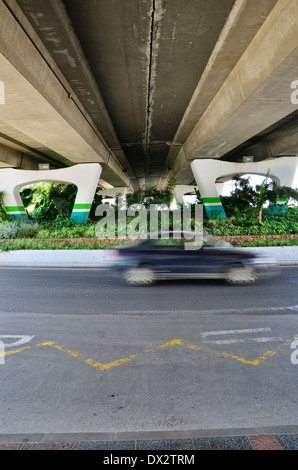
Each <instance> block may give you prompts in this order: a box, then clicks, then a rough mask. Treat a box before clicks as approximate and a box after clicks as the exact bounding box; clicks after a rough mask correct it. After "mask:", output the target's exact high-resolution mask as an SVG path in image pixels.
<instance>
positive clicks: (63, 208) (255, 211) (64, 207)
mask: <svg viewBox="0 0 298 470" xmlns="http://www.w3.org/2000/svg"><path fill="white" fill-rule="evenodd" d="M235 183H236V184H235V189H234V191H233V192H232V193H231V195H230V196H228V197H227V196H226V197H222V198H221V200H222V203H223V206H224V209H225V212H226V214H227V218H226V219H218V220H216V219H214V220H212V219H205V220H204V232H205V233H207V234H213V235H216V236H242V235H244V236H247V235H256V236H262V235H283V234H289V235H293V239H292V240H261V239H257V240H256V241H253V242H250V243H249V244H247V243H242V246H256V245H258V246H268V245H267V244H269V245H270V246H273V245H275V244H278V245H287V244H292V245H293V244H298V207H291V206H288V207H287V208H286V210H285V212H284V213H280V214H279V213H276V214H275V215H274V216H270V215H269V214H267V213H266V211H264V210H263V207H264V203H265V202H266V201H268V202H269V203H271V204H276V201H277V197H282V198H290V199H291V198H292V199H294V200H295V199H296V200H297V199H298V192H297V190H293V189H292V188H287V187H278V186H277V185H276V184H275V183H274V182H273V181H271V180H270V178H269V175H267V176H266V178H265V179H264V181H263V182H262V184H261V185H259V186H256V188H255V189H254V188H252V187H251V185H250V180H249V178H246V179H245V178H235ZM174 186H175V181H170V182H169V184H168V186H167V188H166V190H165V191H164V192H160V191H156V190H154V189H152V190H150V191H146V192H136V193H133V194H130V195H128V196H127V205H128V206H130V205H132V204H136V203H137V204H144V206H145V207H149V205H150V204H158V205H160V204H166V205H167V206H168V207H170V204H171V202H172V201H173V189H174ZM194 189H195V193H196V204H198V203H201V197H200V193H199V191H198V190H197V189H196V188H194ZM76 191H77V190H76V187H75V186H73V185H62V184H51V183H43V184H39V185H33V186H30V187H26V188H24V189H23V191H22V194H21V196H22V200H23V202H24V206H25V208H26V210H27V213H28V215H29V221H28V222H21V221H17V220H9V219H8V217H7V216H6V214H5V211H4V208H3V193H1V192H0V239H2V240H3V242H2V243H1V245H0V249H1V250H3V251H4V250H8V249H58V248H59V249H61V248H65V249H68V248H74V249H78V248H84V249H97V248H104V247H107V246H111V243H104V242H103V241H100V240H98V238H97V232H96V223H97V221H98V219H96V218H95V208H96V206H97V205H98V204H100V203H101V202H102V197H101V196H100V193H98V194H96V195H95V197H94V201H93V205H92V209H91V213H90V219H89V221H88V223H87V224H86V225H85V224H83V225H81V224H77V223H74V222H73V220H72V219H71V217H70V215H71V212H72V208H73V203H74V200H75V197H76ZM193 207H194V205H192V206H191V208H193ZM180 209H182V206H181V205H180ZM117 210H118V207H117V201H116V206H115V211H116V214H117ZM178 210H179V208H178ZM129 222H130V219H128V223H129ZM148 222H149V218H148ZM169 222H170V229H171V227H172V226H173V213H172V212H171V211H170V218H169ZM192 222H193V223H194V220H193V221H192ZM296 234H297V237H295V235H296ZM53 239H56V240H57V241H55V242H54V241H52V240H53ZM75 239H77V240H76V243H73V242H74V240H75ZM78 239H80V240H78Z"/></svg>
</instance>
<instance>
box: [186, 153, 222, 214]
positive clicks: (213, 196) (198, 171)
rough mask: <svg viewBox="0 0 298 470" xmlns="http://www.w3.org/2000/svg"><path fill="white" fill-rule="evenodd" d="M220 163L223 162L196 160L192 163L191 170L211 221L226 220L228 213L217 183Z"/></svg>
mask: <svg viewBox="0 0 298 470" xmlns="http://www.w3.org/2000/svg"><path fill="white" fill-rule="evenodd" d="M218 163H222V162H217V161H216V160H194V161H193V162H192V163H191V168H192V171H193V174H194V177H195V180H196V183H197V185H198V189H199V191H200V195H201V199H202V202H203V204H204V208H205V211H206V214H207V217H208V218H209V219H225V218H226V213H225V211H224V208H223V206H222V203H221V200H220V197H219V194H218V192H217V187H216V183H215V181H216V178H217V176H216V174H217V171H218ZM219 167H220V165H219Z"/></svg>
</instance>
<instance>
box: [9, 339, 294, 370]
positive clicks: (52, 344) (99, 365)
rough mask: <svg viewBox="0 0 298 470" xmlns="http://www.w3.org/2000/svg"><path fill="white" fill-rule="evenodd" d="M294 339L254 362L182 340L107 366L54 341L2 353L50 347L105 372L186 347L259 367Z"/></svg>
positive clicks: (147, 350) (11, 353) (164, 344)
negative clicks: (146, 357)
mask: <svg viewBox="0 0 298 470" xmlns="http://www.w3.org/2000/svg"><path fill="white" fill-rule="evenodd" d="M293 339H298V335H296V336H294V338H293ZM293 339H291V340H288V341H285V342H284V343H281V344H279V345H278V346H277V347H276V348H275V349H272V350H268V351H266V352H264V354H262V355H261V356H259V357H256V358H254V359H252V360H248V359H245V358H244V357H241V356H237V355H234V354H230V353H226V352H217V351H214V350H212V349H209V348H205V347H203V346H196V345H194V344H191V343H184V342H183V341H181V340H180V339H172V340H171V341H168V342H166V343H163V344H160V345H158V346H156V347H155V348H154V349H146V350H145V351H144V352H142V353H139V354H132V355H130V356H128V357H124V358H122V359H117V360H116V361H112V362H109V363H107V364H103V363H101V362H99V361H97V360H94V359H92V358H88V357H86V356H84V355H83V354H81V353H79V352H77V351H74V350H72V349H70V348H68V347H66V346H62V345H59V344H57V343H55V342H54V341H48V342H45V343H39V344H36V345H35V346H25V347H23V348H19V349H13V350H11V351H5V352H4V353H2V356H3V355H4V356H11V355H13V354H18V353H20V352H22V351H24V350H28V349H35V348H40V347H47V346H48V347H52V348H55V349H58V350H59V351H62V352H64V353H66V354H68V355H70V356H72V357H74V358H77V359H79V360H81V361H82V362H84V363H85V364H87V365H89V366H91V367H94V368H95V369H99V370H102V371H104V370H109V369H112V368H113V367H118V366H120V365H122V364H126V363H128V362H131V361H133V360H134V359H136V358H138V357H141V356H143V355H144V354H150V353H156V352H158V351H160V350H162V349H167V348H169V347H173V346H184V347H186V348H188V349H192V350H195V351H203V352H206V353H208V354H211V355H214V356H217V357H225V358H228V359H233V360H236V361H238V362H241V363H242V364H249V365H253V366H258V365H259V364H261V363H263V362H265V361H266V360H267V359H269V358H270V357H273V356H275V355H276V354H277V353H278V352H279V351H280V350H281V349H282V348H284V347H287V346H290V344H291V342H292V341H293Z"/></svg>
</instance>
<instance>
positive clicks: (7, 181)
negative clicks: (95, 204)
mask: <svg viewBox="0 0 298 470" xmlns="http://www.w3.org/2000/svg"><path fill="white" fill-rule="evenodd" d="M101 171H102V168H101V165H99V164H98V163H86V164H79V165H74V166H72V167H69V168H62V169H58V170H39V171H29V170H16V169H12V168H3V169H1V170H0V191H3V192H4V208H5V211H6V213H7V214H8V215H10V216H12V217H13V218H15V219H22V220H27V219H28V217H27V214H26V211H25V208H24V205H23V202H22V199H21V196H20V190H21V189H22V187H24V186H27V185H29V184H33V183H39V182H41V181H49V182H55V183H58V182H59V183H70V184H74V185H75V186H77V188H78V192H77V196H76V200H75V203H74V206H73V210H72V214H71V218H72V220H73V221H74V222H76V223H81V224H85V223H86V222H87V220H88V216H89V213H90V209H91V205H92V201H93V198H94V194H95V192H96V189H97V185H98V182H99V178H100V175H101Z"/></svg>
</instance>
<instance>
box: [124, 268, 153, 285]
mask: <svg viewBox="0 0 298 470" xmlns="http://www.w3.org/2000/svg"><path fill="white" fill-rule="evenodd" d="M123 277H124V280H125V281H126V282H127V284H132V285H139V286H148V285H151V284H153V282H154V272H153V271H152V269H150V268H147V267H139V268H130V269H127V270H126V271H125V273H124V276H123Z"/></svg>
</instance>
